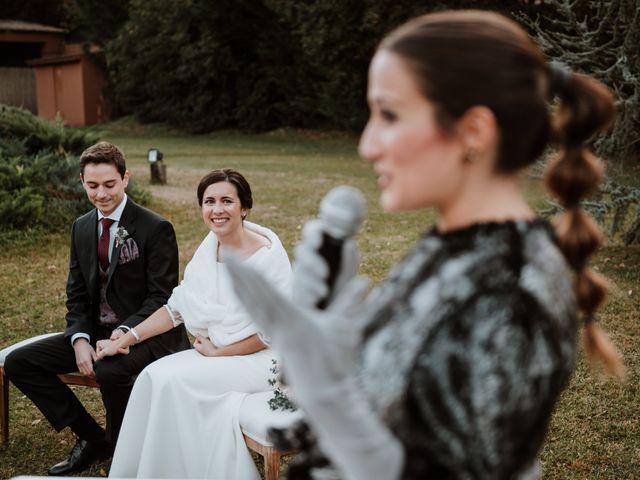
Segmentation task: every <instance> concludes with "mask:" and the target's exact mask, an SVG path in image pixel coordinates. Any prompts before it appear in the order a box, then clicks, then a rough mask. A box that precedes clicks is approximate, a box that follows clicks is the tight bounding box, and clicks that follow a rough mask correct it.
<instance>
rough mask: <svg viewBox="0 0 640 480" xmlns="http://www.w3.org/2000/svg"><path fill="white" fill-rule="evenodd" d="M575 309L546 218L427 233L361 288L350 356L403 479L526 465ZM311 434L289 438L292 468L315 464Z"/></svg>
mask: <svg viewBox="0 0 640 480" xmlns="http://www.w3.org/2000/svg"><path fill="white" fill-rule="evenodd" d="M575 312H576V307H575V300H574V295H573V291H572V286H571V281H570V277H569V275H568V271H567V267H566V264H565V261H564V258H563V256H562V254H561V253H560V252H559V250H558V249H557V247H556V245H555V243H554V240H553V233H552V230H551V228H550V227H549V225H548V224H547V223H546V222H544V221H541V220H536V221H532V222H506V223H490V224H479V225H474V226H472V227H469V228H466V229H462V230H457V231H453V232H448V233H445V234H439V233H438V232H437V231H435V230H434V231H431V232H429V233H427V234H425V235H424V236H423V237H422V238H421V239H420V240H419V241H418V242H417V244H416V245H415V247H414V248H413V249H412V250H411V251H410V252H409V254H408V255H407V256H406V257H405V258H404V259H403V260H402V261H401V262H400V263H399V264H398V265H397V266H396V267H395V268H394V269H393V270H392V271H391V274H390V276H389V279H388V280H387V281H386V282H385V283H384V284H383V285H382V286H381V287H379V288H378V289H376V290H374V292H372V294H371V295H370V296H369V298H368V300H367V304H366V306H365V308H364V313H363V314H364V315H366V318H365V324H366V328H365V332H364V340H363V343H362V349H361V351H360V354H359V358H358V362H357V366H356V367H357V368H356V375H357V378H358V381H359V384H360V386H361V388H362V389H363V390H364V392H365V393H366V396H367V398H369V400H370V403H371V406H372V408H373V410H374V411H375V412H376V413H377V414H378V415H379V416H380V417H381V418H383V419H384V420H385V422H386V424H387V425H388V426H389V428H390V429H391V431H392V432H393V433H394V434H395V435H396V436H397V437H398V438H399V439H400V441H401V442H402V443H403V445H404V447H405V450H406V463H405V473H404V475H403V478H409V479H412V478H416V479H417V478H437V479H521V478H525V477H527V476H529V475H531V474H532V472H533V471H534V470H535V467H536V455H537V452H538V451H539V449H540V447H541V445H542V442H543V439H544V435H545V433H546V429H547V425H548V423H549V420H550V416H551V412H552V408H553V405H554V402H555V400H556V399H557V397H558V395H559V393H560V392H561V391H562V389H563V388H564V387H565V386H566V384H567V382H568V379H569V376H570V373H571V371H572V370H573V366H574V362H575V350H576V347H575V337H576V329H577V324H576V313H575ZM310 442H311V441H310V439H309V438H307V439H305V440H304V441H303V440H301V439H298V440H297V441H294V442H289V443H290V444H291V443H293V444H296V443H297V444H298V446H303V445H306V446H307V448H306V450H307V453H306V454H305V455H303V456H302V458H301V461H300V462H297V464H296V465H295V468H294V470H293V473H294V475H292V476H290V478H305V475H306V476H307V477H308V476H312V475H311V474H309V469H310V468H312V465H313V464H314V463H315V464H316V465H317V466H319V467H320V466H321V465H322V463H321V461H319V460H318V455H317V454H316V453H312V450H313V449H314V448H317V447H312V446H310ZM310 459H315V460H314V461H309V460H310ZM305 462H307V468H306V472H307V473H306V474H304V473H301V472H302V471H303V468H302V467H301V465H300V464H301V463H302V464H304V463H305Z"/></svg>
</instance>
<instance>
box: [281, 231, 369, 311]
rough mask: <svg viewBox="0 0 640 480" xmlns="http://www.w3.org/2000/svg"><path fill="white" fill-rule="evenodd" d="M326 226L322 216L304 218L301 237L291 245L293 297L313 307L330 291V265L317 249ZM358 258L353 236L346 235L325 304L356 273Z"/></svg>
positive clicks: (302, 303)
mask: <svg viewBox="0 0 640 480" xmlns="http://www.w3.org/2000/svg"><path fill="white" fill-rule="evenodd" d="M325 230H326V228H325V226H324V223H323V222H322V220H311V221H309V222H307V223H306V224H305V226H304V229H303V231H302V240H301V241H300V243H298V245H296V248H295V249H294V252H295V258H296V261H295V263H294V265H293V298H294V301H295V302H296V304H297V305H303V306H307V307H314V306H315V305H317V303H318V301H320V300H321V299H322V298H325V297H326V296H327V294H328V292H329V286H328V285H327V278H328V276H329V266H328V265H327V262H326V260H325V259H324V258H323V257H322V256H321V255H320V254H319V253H318V250H319V249H320V246H321V245H322V236H323V234H324V233H325ZM359 258H360V255H359V253H358V246H357V245H356V242H355V240H354V239H353V238H348V239H346V240H345V241H344V243H343V245H342V259H341V263H340V271H339V272H338V275H337V277H336V282H335V285H334V288H333V292H332V295H331V296H330V297H329V301H328V303H327V304H328V305H331V302H332V301H333V300H334V299H335V298H336V296H337V295H338V294H339V292H341V291H342V289H343V288H344V286H345V285H346V284H347V283H348V282H349V281H350V280H351V279H352V278H353V277H355V276H356V274H357V273H358V263H359Z"/></svg>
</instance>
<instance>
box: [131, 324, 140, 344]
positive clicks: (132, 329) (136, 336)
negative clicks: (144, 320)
mask: <svg viewBox="0 0 640 480" xmlns="http://www.w3.org/2000/svg"><path fill="white" fill-rule="evenodd" d="M129 333H131V335H133V336H134V337H135V338H136V343H138V342H139V341H140V334H139V333H138V332H136V329H135V328H130V329H129Z"/></svg>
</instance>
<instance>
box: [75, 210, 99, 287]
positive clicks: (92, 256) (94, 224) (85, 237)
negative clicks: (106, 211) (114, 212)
mask: <svg viewBox="0 0 640 480" xmlns="http://www.w3.org/2000/svg"><path fill="white" fill-rule="evenodd" d="M76 245H88V246H89V248H84V247H83V248H78V249H77V255H78V258H79V259H80V268H82V269H83V270H85V272H86V274H87V278H88V279H89V285H91V287H92V288H90V289H89V290H90V293H91V294H92V295H94V294H95V291H94V289H93V287H95V286H97V285H98V211H97V210H95V209H94V210H93V212H92V213H91V215H89V217H87V221H86V222H85V223H84V224H83V225H82V227H81V228H80V229H79V230H78V238H77V243H76Z"/></svg>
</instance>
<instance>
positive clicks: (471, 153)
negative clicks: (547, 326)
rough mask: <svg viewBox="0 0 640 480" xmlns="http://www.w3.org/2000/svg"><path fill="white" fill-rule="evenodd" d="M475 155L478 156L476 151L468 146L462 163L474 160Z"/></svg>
mask: <svg viewBox="0 0 640 480" xmlns="http://www.w3.org/2000/svg"><path fill="white" fill-rule="evenodd" d="M477 157H478V152H476V151H475V150H474V149H473V148H470V149H469V150H467V151H466V153H465V154H464V158H463V160H464V163H467V164H469V163H473V162H475V161H476V158H477Z"/></svg>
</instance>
